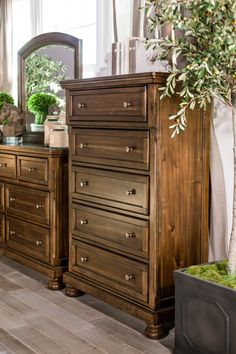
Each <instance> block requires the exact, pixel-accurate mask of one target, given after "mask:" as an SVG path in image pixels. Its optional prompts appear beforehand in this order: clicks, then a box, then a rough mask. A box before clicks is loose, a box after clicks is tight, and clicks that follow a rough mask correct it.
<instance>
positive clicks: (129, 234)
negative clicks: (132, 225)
mask: <svg viewBox="0 0 236 354" xmlns="http://www.w3.org/2000/svg"><path fill="white" fill-rule="evenodd" d="M125 238H135V233H134V232H126V234H125Z"/></svg>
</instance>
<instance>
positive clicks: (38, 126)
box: [30, 123, 44, 132]
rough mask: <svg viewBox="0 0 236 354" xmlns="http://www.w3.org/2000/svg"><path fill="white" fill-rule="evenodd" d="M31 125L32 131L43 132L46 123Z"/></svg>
mask: <svg viewBox="0 0 236 354" xmlns="http://www.w3.org/2000/svg"><path fill="white" fill-rule="evenodd" d="M30 127H31V131H32V132H43V131H44V124H35V123H31V124H30Z"/></svg>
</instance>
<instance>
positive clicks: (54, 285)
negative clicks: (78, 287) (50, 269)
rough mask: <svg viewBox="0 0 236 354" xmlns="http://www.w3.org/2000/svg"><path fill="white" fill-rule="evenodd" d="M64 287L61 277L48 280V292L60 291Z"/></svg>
mask: <svg viewBox="0 0 236 354" xmlns="http://www.w3.org/2000/svg"><path fill="white" fill-rule="evenodd" d="M64 287H65V284H63V282H62V277H60V278H55V279H49V280H48V289H50V290H60V289H63V288H64Z"/></svg>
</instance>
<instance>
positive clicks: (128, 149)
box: [125, 146, 134, 152]
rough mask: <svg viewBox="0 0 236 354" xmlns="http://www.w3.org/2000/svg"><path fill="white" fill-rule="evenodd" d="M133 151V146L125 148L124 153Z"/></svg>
mask: <svg viewBox="0 0 236 354" xmlns="http://www.w3.org/2000/svg"><path fill="white" fill-rule="evenodd" d="M133 150H134V146H126V147H125V151H126V152H130V151H133Z"/></svg>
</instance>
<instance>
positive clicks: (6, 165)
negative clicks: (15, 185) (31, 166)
mask: <svg viewBox="0 0 236 354" xmlns="http://www.w3.org/2000/svg"><path fill="white" fill-rule="evenodd" d="M0 176H2V177H6V178H13V179H15V178H16V156H15V155H10V156H9V155H6V154H2V153H0Z"/></svg>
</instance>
